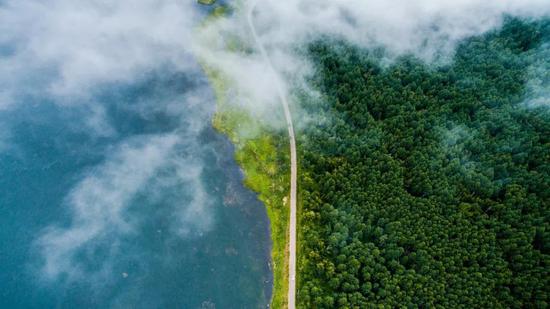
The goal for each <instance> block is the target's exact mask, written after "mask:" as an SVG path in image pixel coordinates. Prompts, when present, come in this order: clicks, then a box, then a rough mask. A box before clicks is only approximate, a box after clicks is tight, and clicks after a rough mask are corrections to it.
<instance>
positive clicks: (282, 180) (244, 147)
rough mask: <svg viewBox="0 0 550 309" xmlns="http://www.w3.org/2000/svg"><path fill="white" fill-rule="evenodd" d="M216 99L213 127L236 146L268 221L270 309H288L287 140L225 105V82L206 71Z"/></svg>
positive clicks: (236, 108) (247, 184) (213, 72)
mask: <svg viewBox="0 0 550 309" xmlns="http://www.w3.org/2000/svg"><path fill="white" fill-rule="evenodd" d="M206 74H207V76H208V78H209V80H210V81H211V84H212V86H213V88H214V91H215V94H216V99H217V111H216V114H215V116H214V119H213V125H214V127H215V128H216V129H217V130H218V131H220V132H221V133H223V134H226V135H227V136H228V137H229V139H230V140H231V141H232V142H233V144H234V145H235V159H236V161H237V162H238V164H239V165H240V166H241V168H242V169H243V171H244V175H245V181H244V182H245V185H246V186H247V187H248V188H250V189H252V190H254V191H255V192H257V193H258V198H259V199H260V200H261V201H262V202H263V203H264V204H265V206H266V209H267V214H268V216H269V220H270V228H271V240H272V251H271V258H272V270H273V277H274V278H273V279H274V280H273V282H274V283H273V295H272V301H271V307H272V308H286V307H287V299H286V295H287V291H288V252H287V238H288V220H289V190H290V188H289V183H290V174H289V170H290V169H289V166H290V164H289V162H290V158H289V156H288V138H287V136H286V135H284V133H283V132H280V131H279V132H275V131H273V130H270V129H268V128H266V127H264V126H263V125H262V124H261V123H260V122H259V121H257V120H256V119H254V118H252V117H251V116H250V114H249V113H248V112H247V111H246V110H244V109H242V108H238V107H235V106H232V105H231V106H230V105H229V104H228V103H227V97H226V92H227V89H229V86H228V84H229V83H228V82H227V81H224V79H223V78H222V77H221V76H220V75H219V73H217V72H215V71H212V70H208V69H207V70H206Z"/></svg>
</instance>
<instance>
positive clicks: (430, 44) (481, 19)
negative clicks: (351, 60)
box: [195, 0, 550, 124]
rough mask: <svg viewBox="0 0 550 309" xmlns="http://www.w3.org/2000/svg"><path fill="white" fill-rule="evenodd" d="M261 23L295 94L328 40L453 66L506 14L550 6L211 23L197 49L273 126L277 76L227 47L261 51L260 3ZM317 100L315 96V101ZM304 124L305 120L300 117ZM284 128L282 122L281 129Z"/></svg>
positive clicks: (477, 4)
mask: <svg viewBox="0 0 550 309" xmlns="http://www.w3.org/2000/svg"><path fill="white" fill-rule="evenodd" d="M254 3H255V4H256V5H255V9H254V18H253V19H254V24H255V25H256V27H257V32H258V35H259V37H260V40H261V41H262V42H263V44H264V45H265V46H266V49H267V50H268V53H269V54H270V57H271V60H272V62H273V63H274V66H275V68H276V70H277V71H278V72H279V73H281V74H282V75H283V76H284V78H283V79H284V81H283V82H284V83H285V84H286V86H287V87H286V88H287V89H291V88H293V87H295V86H296V85H302V86H303V87H304V88H307V86H306V85H304V84H303V81H304V76H306V75H307V74H309V72H310V70H309V69H308V63H307V60H306V59H303V58H302V57H300V55H298V54H297V53H296V49H297V48H299V47H301V46H302V45H303V44H304V43H306V42H309V41H311V40H312V39H315V38H318V37H319V36H320V35H328V36H337V37H340V38H343V39H345V40H347V41H349V42H351V43H353V44H357V45H358V46H361V47H366V48H373V47H382V48H384V49H385V50H386V56H387V57H389V58H390V59H391V58H393V57H395V56H399V55H403V54H414V55H416V56H417V57H419V58H421V59H424V60H426V61H430V62H431V61H435V60H438V61H439V60H443V61H447V60H448V59H449V58H450V57H451V56H452V54H453V52H454V49H455V47H456V45H457V43H458V42H459V41H461V40H463V39H465V38H467V37H471V36H473V35H478V34H482V33H484V32H486V31H489V30H492V29H495V28H498V27H499V26H500V25H501V24H502V22H503V19H504V17H505V16H506V15H510V16H516V17H521V18H540V17H543V16H550V5H548V1H546V0H506V1H483V0H457V1H433V0H415V1H410V0H384V1H381V0H378V1H375V0H367V1H365V0H338V1H334V0H284V1H281V0H265V1H255V0H249V1H246V2H244V3H242V4H240V7H244V8H245V9H242V10H239V11H238V12H237V13H236V14H234V15H233V16H231V17H230V18H226V19H220V20H219V21H217V22H211V23H210V24H209V27H207V28H206V29H204V30H203V31H202V32H201V33H199V34H198V36H197V38H196V42H197V43H196V44H195V48H196V49H197V54H199V55H200V56H201V57H202V58H203V59H204V61H205V62H207V63H208V64H209V65H210V66H212V67H214V68H217V69H218V70H220V71H221V72H223V73H224V74H225V75H226V76H228V77H229V78H230V80H232V81H234V82H235V86H236V87H237V88H238V93H239V96H238V97H237V99H236V100H237V101H239V104H241V105H244V106H247V107H248V109H249V110H251V111H252V112H253V113H254V114H255V115H256V116H257V117H263V118H264V120H265V122H266V123H268V124H269V123H271V122H270V121H269V120H270V119H271V118H272V117H273V115H274V114H277V113H276V111H277V110H278V109H280V106H278V102H277V95H276V93H275V91H276V89H275V87H274V86H273V85H274V84H275V82H274V76H271V73H270V70H268V69H266V64H265V63H264V60H263V59H262V58H261V57H260V56H259V55H258V53H257V52H242V51H241V50H236V49H232V50H231V49H230V50H228V49H227V48H225V45H226V44H227V43H228V42H230V43H231V41H232V40H234V41H240V42H245V44H249V46H248V47H250V50H252V51H254V50H255V49H256V47H255V46H254V43H253V42H252V41H251V33H250V30H249V29H248V25H247V24H246V21H245V20H246V18H245V17H244V16H243V14H245V12H246V11H247V10H246V7H250V6H251V5H253V4H254ZM313 95H315V94H313ZM295 118H298V119H299V120H303V119H304V117H302V116H300V117H295ZM275 123H277V122H275Z"/></svg>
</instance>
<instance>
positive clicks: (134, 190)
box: [0, 0, 550, 280]
mask: <svg viewBox="0 0 550 309" xmlns="http://www.w3.org/2000/svg"><path fill="white" fill-rule="evenodd" d="M256 3H257V4H256V6H255V8H254V11H253V22H254V24H255V25H256V27H257V29H258V33H259V36H260V40H261V41H262V42H263V43H264V44H265V46H266V49H267V51H268V53H269V55H270V57H271V58H272V61H273V64H274V66H275V69H276V70H277V71H278V72H279V73H280V74H281V75H282V76H284V82H285V85H284V87H285V89H287V90H288V89H293V88H295V87H301V88H303V89H308V85H307V84H306V83H305V80H306V78H305V77H307V75H308V74H310V69H309V65H308V61H307V59H304V58H303V57H302V56H301V53H300V52H299V51H300V49H301V48H302V47H303V46H304V44H305V43H307V42H309V41H311V40H312V39H315V38H318V37H319V36H321V35H328V36H338V37H340V38H343V39H346V40H349V41H350V42H352V43H355V44H358V45H360V46H362V47H368V48H382V49H384V50H385V51H386V55H387V58H388V59H389V60H390V61H391V59H392V58H393V57H395V56H398V55H402V54H406V53H408V54H414V55H417V56H418V57H420V58H422V59H424V60H426V61H429V62H431V61H440V60H444V61H446V60H448V58H449V57H450V56H452V54H453V50H454V48H455V46H456V44H457V42H458V41H460V40H461V39H464V38H466V37H469V36H472V35H476V34H480V33H483V32H485V31H488V30H491V29H494V28H496V27H499V25H500V24H501V23H502V21H503V18H504V16H506V15H512V16H519V17H524V18H538V17H541V16H548V14H549V13H550V5H548V1H547V0H508V1H484V0H456V1H433V0H416V1H407V0H392V1H369V0H340V1H336V0H315V1H314V0H265V1H257V2H256ZM251 5H252V2H251V1H244V2H240V1H239V4H238V5H236V6H235V7H234V10H233V13H232V14H231V15H230V16H229V17H226V18H221V19H218V20H216V21H209V22H208V23H207V24H206V25H205V26H202V27H201V30H200V31H199V30H198V27H199V21H200V16H202V15H201V13H200V12H202V11H201V10H204V8H201V7H200V6H199V5H198V4H196V3H195V1H194V0H118V1H107V0H87V1H85V0H82V1H77V0H46V1H44V0H43V1H39V0H4V1H0V113H8V112H9V113H17V111H18V110H19V109H22V108H24V106H25V105H27V104H33V105H37V104H44V102H48V103H49V104H54V105H56V106H57V107H59V108H61V109H72V108H75V107H78V108H81V109H83V110H84V111H85V112H83V113H80V114H79V117H78V118H75V119H74V121H73V122H70V123H67V124H66V126H65V130H72V131H75V132H84V133H85V134H86V135H87V136H92V137H93V138H95V139H98V138H113V141H112V142H111V146H110V148H109V149H108V151H107V152H106V154H105V157H104V158H103V160H102V161H101V162H99V163H98V164H96V165H95V166H94V167H92V168H90V169H89V170H88V171H87V172H86V173H84V174H83V175H81V177H80V178H79V179H78V180H77V181H76V182H75V183H76V184H75V185H74V186H73V187H71V188H70V189H69V193H68V194H67V195H66V196H65V198H64V201H65V202H64V203H63V205H59V207H64V208H65V209H66V211H67V212H69V213H70V214H71V215H70V218H71V219H70V220H69V221H68V222H66V223H64V224H62V223H59V224H52V225H51V226H49V227H48V228H46V229H45V230H42V233H40V234H39V235H36V242H35V245H36V246H37V247H38V249H39V252H40V256H41V261H42V264H41V267H40V270H39V271H40V272H41V274H42V276H43V277H45V278H48V279H53V280H55V279H59V278H77V277H79V276H82V275H86V276H90V275H92V276H95V275H101V274H104V273H109V272H110V267H111V264H110V262H109V258H108V256H109V254H106V256H107V258H104V259H100V260H99V261H96V262H97V263H99V265H98V266H97V267H96V268H95V269H93V270H90V269H84V268H83V266H82V265H81V264H80V262H78V261H77V256H78V258H79V259H80V260H82V256H85V257H86V256H87V258H88V259H90V260H93V259H94V254H95V252H96V248H98V246H101V248H106V249H105V250H107V251H108V252H109V250H117V242H118V241H119V240H120V239H121V238H123V237H126V236H128V235H131V234H132V233H134V232H135V229H136V226H137V223H136V222H139V220H138V219H136V218H133V217H132V216H131V213H132V212H131V209H130V208H131V207H130V204H131V202H132V201H133V200H134V199H135V198H136V197H137V196H140V195H143V194H144V192H147V194H146V195H147V196H148V198H150V199H155V198H157V199H159V200H162V199H163V198H164V197H162V196H160V197H156V196H155V194H154V192H159V191H161V190H160V189H162V188H166V187H174V186H182V187H185V188H187V190H189V191H190V192H193V194H192V195H187V196H184V197H181V196H177V197H175V198H182V199H183V202H182V203H181V207H176V208H175V209H174V211H173V212H171V213H170V214H169V215H170V218H171V220H172V223H171V226H172V227H173V231H174V232H173V233H174V234H175V235H178V236H179V237H192V236H193V235H198V234H200V233H206V232H208V231H210V230H211V229H212V226H213V225H214V224H215V217H214V215H213V214H212V213H211V212H210V210H209V204H210V203H211V202H210V200H209V195H208V193H207V190H206V188H204V184H203V183H202V182H201V180H200V176H201V173H202V170H203V168H204V166H203V163H202V161H201V160H200V159H197V156H199V152H197V151H196V147H198V146H197V144H196V143H195V142H193V141H194V140H196V139H197V138H198V135H199V132H200V131H201V129H202V128H204V127H205V126H209V125H210V109H209V108H207V107H205V105H207V104H210V107H211V106H212V104H213V102H212V95H211V93H210V91H209V90H208V89H205V88H201V87H197V88H196V89H195V90H193V91H188V92H186V94H185V95H183V90H182V96H176V97H174V96H172V97H163V96H162V93H160V94H159V96H160V98H159V99H158V100H152V101H151V100H149V101H146V102H140V101H139V100H137V99H136V100H120V102H118V103H117V104H118V105H119V106H118V108H122V110H126V111H132V112H133V113H137V114H139V115H141V116H142V117H143V118H148V117H151V118H152V117H155V115H158V114H168V115H171V116H173V117H176V118H178V117H180V118H184V117H186V116H189V115H190V114H192V115H196V116H193V117H188V118H187V120H186V121H185V122H183V121H182V122H181V123H178V121H176V125H175V126H173V128H172V129H170V130H169V132H164V133H158V132H156V133H151V134H134V135H132V134H130V137H129V138H125V139H117V138H115V137H118V136H121V134H122V132H123V131H124V130H125V128H121V127H119V126H117V122H116V117H115V118H113V117H111V116H109V112H108V110H109V108H110V107H109V105H108V104H107V103H106V102H105V100H104V97H102V96H101V95H100V94H101V93H104V92H116V91H117V89H119V87H124V86H127V85H132V84H136V83H143V82H145V81H147V80H148V79H149V78H150V76H152V75H162V74H163V72H171V74H174V73H177V74H183V75H186V76H189V78H191V79H193V78H197V76H200V75H199V74H201V72H200V67H199V66H198V65H197V62H196V58H200V60H201V61H202V62H203V63H205V64H206V65H208V66H209V67H210V68H213V69H216V70H217V71H219V72H221V73H223V75H224V76H226V77H227V78H228V79H229V80H231V81H232V83H231V85H232V86H234V89H232V92H231V93H230V101H231V102H233V103H235V104H239V105H240V106H243V107H245V108H247V109H248V110H249V111H250V112H251V113H252V115H254V116H256V117H261V119H262V120H263V122H264V123H266V124H270V125H272V126H273V127H275V128H277V127H278V126H279V125H280V123H281V122H280V121H279V120H280V119H275V118H274V116H273V115H280V105H279V104H280V102H278V100H277V95H276V89H274V87H273V85H274V84H275V82H274V76H273V75H270V70H268V69H267V67H266V64H265V63H264V60H263V59H262V57H260V55H259V53H258V52H257V51H256V47H255V46H254V44H253V42H252V40H251V36H250V29H249V28H248V25H247V23H246V16H245V14H246V12H247V10H248V9H249V8H250V6H251ZM228 46H232V48H229V49H228V48H227V47H228ZM545 71H547V69H545ZM532 72H533V76H535V77H536V76H538V75H537V74H538V73H537V72H539V71H538V69H537V68H536V67H534V68H533V69H532ZM541 83H542V82H539V80H537V79H536V78H534V79H533V82H532V83H531V84H530V85H531V89H533V90H532V92H533V96H534V97H537V95H538V94H539V93H540V92H541V91H543V92H544V97H548V96H547V92H548V87H547V84H546V86H544V85H543V86H541ZM544 87H546V88H544ZM288 92H290V91H288ZM312 95H315V94H314V93H312ZM540 100H543V101H540ZM547 103H548V102H547V101H544V99H537V98H534V99H533V101H532V102H531V103H529V104H533V105H541V104H547ZM121 105H122V106H121ZM35 117H37V118H39V117H40V115H36V116H35ZM295 119H296V121H297V122H300V123H303V120H304V119H307V115H299V114H298V115H295ZM0 130H1V131H2V132H0V152H2V151H5V150H6V149H10V147H15V146H16V145H11V144H12V143H13V144H17V142H18V141H14V140H13V138H12V134H10V130H11V124H10V123H9V122H6V123H0ZM167 170H170V171H171V173H167V172H166V171H167ZM155 188H156V189H159V190H155ZM235 224H238V222H236V223H235ZM106 243H107V245H106Z"/></svg>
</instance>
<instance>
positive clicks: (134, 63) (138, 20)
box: [0, 0, 196, 101]
mask: <svg viewBox="0 0 550 309" xmlns="http://www.w3.org/2000/svg"><path fill="white" fill-rule="evenodd" d="M192 5H194V3H193V2H192V1H178V0H162V1H154V0H141V1H132V0H119V1H102V0H94V1H72V0H50V1H37V0H8V1H6V3H5V4H3V5H2V6H0V46H7V45H9V46H12V47H14V51H13V52H12V53H8V54H7V55H5V56H4V57H2V58H1V61H0V71H2V72H6V73H9V74H2V75H0V81H1V82H0V83H1V84H3V85H4V86H3V87H8V88H12V90H13V88H15V89H16V90H17V91H27V90H26V89H25V85H27V86H30V85H29V82H31V83H32V82H34V83H38V84H39V86H41V87H44V88H45V89H37V91H46V93H49V94H50V95H55V96H58V97H66V99H67V100H68V101H74V99H75V98H74V97H75V96H77V97H86V96H87V95H88V94H89V91H91V90H93V89H94V87H96V86H97V85H101V84H105V83H112V82H128V81H133V80H135V79H139V77H140V76H142V75H143V74H144V73H147V72H148V71H150V70H155V69H158V68H160V67H162V66H167V67H171V68H177V69H178V70H185V69H187V68H188V67H189V65H190V64H192V62H191V61H189V57H190V55H189V50H190V49H189V47H190V46H189V44H190V42H189V41H190V33H191V31H192V27H193V25H194V23H195V22H196V16H195V14H194V13H195V11H194V10H193V7H192ZM35 74H41V75H42V76H38V77H37V76H33V75H35ZM37 80H38V81H39V82H37ZM31 85H32V84H31ZM32 86H35V87H36V86H37V85H32ZM3 87H2V88H3ZM0 90H2V89H0ZM42 95H43V93H42Z"/></svg>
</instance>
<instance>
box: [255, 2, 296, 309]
mask: <svg viewBox="0 0 550 309" xmlns="http://www.w3.org/2000/svg"><path fill="white" fill-rule="evenodd" d="M254 8H256V1H253V2H252V3H251V5H250V7H249V9H248V12H247V21H248V26H249V28H250V31H251V32H252V36H253V37H254V42H255V43H256V46H257V47H258V50H259V51H260V53H261V55H262V57H263V58H264V61H265V62H266V63H267V65H268V66H269V70H271V73H272V74H273V75H274V76H275V87H276V88H277V93H278V95H279V99H280V100H281V103H282V105H283V109H284V114H285V120H286V123H287V128H288V137H289V141H290V223H289V234H290V235H289V236H290V237H289V244H288V255H289V256H288V309H295V308H296V179H297V175H298V163H297V157H296V140H295V138H294V126H293V125H292V117H291V114H290V108H289V106H288V100H287V98H286V94H285V91H284V90H283V86H282V82H281V79H280V76H279V74H278V73H277V71H276V70H275V68H274V67H273V64H272V63H271V59H270V58H269V55H268V54H267V52H266V50H265V48H264V46H263V44H262V42H261V41H260V39H259V38H258V34H257V33H256V27H255V26H254V23H253V22H252V13H253V11H254Z"/></svg>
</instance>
